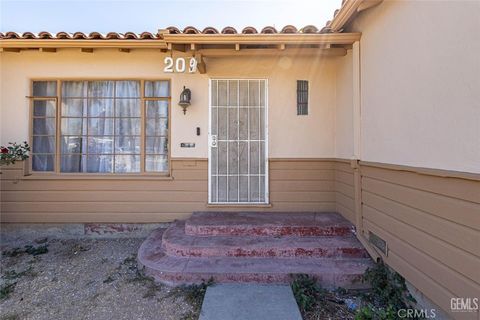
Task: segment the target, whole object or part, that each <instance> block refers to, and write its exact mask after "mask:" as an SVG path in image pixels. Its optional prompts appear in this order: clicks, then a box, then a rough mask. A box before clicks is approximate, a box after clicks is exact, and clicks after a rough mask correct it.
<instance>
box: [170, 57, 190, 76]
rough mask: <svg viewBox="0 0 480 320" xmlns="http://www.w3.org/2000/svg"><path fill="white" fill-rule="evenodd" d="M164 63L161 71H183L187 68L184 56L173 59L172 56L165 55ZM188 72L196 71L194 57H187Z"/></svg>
mask: <svg viewBox="0 0 480 320" xmlns="http://www.w3.org/2000/svg"><path fill="white" fill-rule="evenodd" d="M164 63H165V67H164V68H163V72H166V73H173V72H178V73H184V72H185V71H186V70H187V62H186V60H185V58H176V59H173V58H172V57H165V60H164ZM188 72H189V73H195V72H197V60H196V59H195V58H189V59H188Z"/></svg>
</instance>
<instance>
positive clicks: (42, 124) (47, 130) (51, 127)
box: [33, 118, 55, 136]
mask: <svg viewBox="0 0 480 320" xmlns="http://www.w3.org/2000/svg"><path fill="white" fill-rule="evenodd" d="M33 134H34V135H37V134H39V135H50V136H54V135H55V118H34V119H33Z"/></svg>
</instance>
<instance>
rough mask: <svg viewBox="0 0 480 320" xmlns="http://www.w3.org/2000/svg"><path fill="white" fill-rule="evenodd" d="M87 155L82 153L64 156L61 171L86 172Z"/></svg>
mask: <svg viewBox="0 0 480 320" xmlns="http://www.w3.org/2000/svg"><path fill="white" fill-rule="evenodd" d="M85 159H86V157H85V156H81V155H69V156H62V157H61V159H60V171H61V172H85V169H86V161H85Z"/></svg>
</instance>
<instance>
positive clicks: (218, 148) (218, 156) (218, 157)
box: [215, 80, 220, 202]
mask: <svg viewBox="0 0 480 320" xmlns="http://www.w3.org/2000/svg"><path fill="white" fill-rule="evenodd" d="M215 81H216V82H217V86H216V87H217V91H216V95H217V106H216V107H215V108H216V109H217V123H216V125H217V147H216V148H217V177H216V180H217V199H216V200H217V201H216V202H219V201H218V173H219V172H218V167H219V165H218V162H219V160H220V155H219V154H220V152H219V150H220V147H219V143H218V136H219V134H218V133H219V132H220V131H219V130H220V128H219V125H218V112H219V108H218V80H215Z"/></svg>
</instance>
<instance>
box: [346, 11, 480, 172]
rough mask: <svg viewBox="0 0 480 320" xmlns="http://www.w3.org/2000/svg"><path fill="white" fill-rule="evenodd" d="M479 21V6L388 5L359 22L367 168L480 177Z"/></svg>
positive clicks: (367, 13) (363, 146)
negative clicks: (386, 166)
mask: <svg viewBox="0 0 480 320" xmlns="http://www.w3.org/2000/svg"><path fill="white" fill-rule="evenodd" d="M479 17H480V2H479V1H384V2H383V3H382V4H380V5H379V6H377V7H375V8H372V9H370V10H367V11H365V12H364V13H362V14H360V16H358V17H357V18H356V20H355V22H354V24H353V28H352V30H354V31H360V32H362V39H361V41H360V46H361V54H360V59H361V118H362V125H361V137H362V138H361V159H362V160H366V161H375V162H384V163H395V164H403V165H410V166H417V167H429V168H440V169H447V170H457V171H467V172H476V173H479V172H480V102H479V101H480V77H479V74H480V55H479V52H480V41H478V34H479V32H480V19H479Z"/></svg>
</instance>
